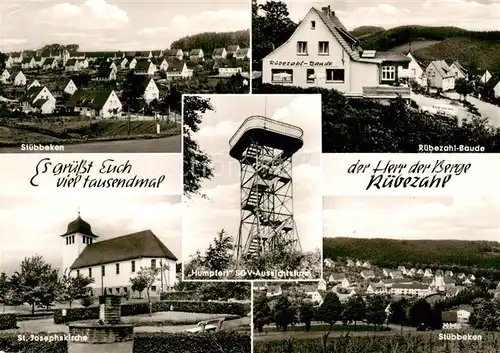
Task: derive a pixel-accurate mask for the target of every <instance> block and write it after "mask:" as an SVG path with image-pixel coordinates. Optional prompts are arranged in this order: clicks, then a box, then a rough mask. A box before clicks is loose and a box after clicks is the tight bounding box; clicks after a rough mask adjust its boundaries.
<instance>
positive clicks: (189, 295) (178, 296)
mask: <svg viewBox="0 0 500 353" xmlns="http://www.w3.org/2000/svg"><path fill="white" fill-rule="evenodd" d="M199 297H200V295H199V294H198V292H197V291H195V290H192V291H183V292H165V293H161V294H160V299H161V300H196V299H199Z"/></svg>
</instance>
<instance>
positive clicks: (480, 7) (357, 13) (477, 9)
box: [259, 0, 500, 31]
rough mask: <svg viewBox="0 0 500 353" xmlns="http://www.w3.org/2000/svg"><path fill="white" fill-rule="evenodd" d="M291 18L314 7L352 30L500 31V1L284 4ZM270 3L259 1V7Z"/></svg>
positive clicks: (298, 0)
mask: <svg viewBox="0 0 500 353" xmlns="http://www.w3.org/2000/svg"><path fill="white" fill-rule="evenodd" d="M282 1H283V2H285V3H286V4H287V5H288V11H289V12H290V18H291V19H292V20H293V21H294V22H297V21H298V20H300V19H302V18H303V17H304V16H305V15H306V13H307V12H308V11H309V9H310V8H311V7H316V8H318V9H320V8H321V7H324V6H328V5H330V7H331V10H332V11H335V13H336V15H337V16H338V17H339V19H340V20H341V21H342V23H343V24H344V25H345V26H346V27H347V28H348V29H349V30H352V29H354V28H356V27H359V26H381V27H384V28H386V29H388V28H392V27H397V26H403V25H424V26H456V27H460V28H464V29H469V30H497V31H498V30H500V1H498V0H476V1H470V0H413V1H412V0H410V1H408V0H378V1H377V0H362V1H353V0H336V1H310V0H282ZM265 2H266V1H262V0H259V3H265Z"/></svg>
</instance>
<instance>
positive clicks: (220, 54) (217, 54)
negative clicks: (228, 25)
mask: <svg viewBox="0 0 500 353" xmlns="http://www.w3.org/2000/svg"><path fill="white" fill-rule="evenodd" d="M226 57H227V50H226V48H215V49H214V51H213V53H212V59H213V60H218V59H225V58H226Z"/></svg>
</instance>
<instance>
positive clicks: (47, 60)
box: [43, 58, 55, 65]
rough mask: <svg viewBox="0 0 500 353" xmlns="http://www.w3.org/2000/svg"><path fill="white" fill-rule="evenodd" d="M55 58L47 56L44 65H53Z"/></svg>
mask: <svg viewBox="0 0 500 353" xmlns="http://www.w3.org/2000/svg"><path fill="white" fill-rule="evenodd" d="M54 61H55V59H54V58H47V59H45V60H44V61H43V65H52V64H53V63H54Z"/></svg>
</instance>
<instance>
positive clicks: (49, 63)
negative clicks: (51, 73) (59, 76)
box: [42, 58, 59, 70]
mask: <svg viewBox="0 0 500 353" xmlns="http://www.w3.org/2000/svg"><path fill="white" fill-rule="evenodd" d="M58 64H59V63H58V61H57V59H56V58H45V59H44V60H43V64H42V69H43V70H55V69H57V67H58Z"/></svg>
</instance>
